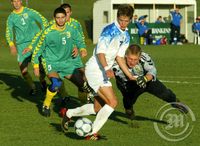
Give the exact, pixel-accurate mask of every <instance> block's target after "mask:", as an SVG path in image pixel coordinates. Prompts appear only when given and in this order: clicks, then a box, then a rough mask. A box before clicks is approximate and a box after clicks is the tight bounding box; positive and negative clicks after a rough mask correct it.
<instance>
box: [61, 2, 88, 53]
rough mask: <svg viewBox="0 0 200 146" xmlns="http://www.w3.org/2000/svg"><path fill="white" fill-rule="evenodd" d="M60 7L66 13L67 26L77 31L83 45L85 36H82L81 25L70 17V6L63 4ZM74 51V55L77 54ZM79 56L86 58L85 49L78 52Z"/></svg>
mask: <svg viewBox="0 0 200 146" xmlns="http://www.w3.org/2000/svg"><path fill="white" fill-rule="evenodd" d="M60 7H61V8H63V9H65V11H66V21H67V25H70V26H71V27H73V28H74V29H77V30H78V31H79V33H80V34H81V37H82V39H83V42H84V43H85V36H84V33H83V29H82V26H81V24H80V23H79V22H78V20H76V19H74V18H72V17H71V15H72V8H71V6H70V4H67V3H64V4H62V5H61V6H60ZM76 50H77V49H76ZM76 50H74V55H77V54H78V52H77V51H76ZM80 55H81V57H85V56H87V50H86V49H85V48H82V49H81V50H80Z"/></svg>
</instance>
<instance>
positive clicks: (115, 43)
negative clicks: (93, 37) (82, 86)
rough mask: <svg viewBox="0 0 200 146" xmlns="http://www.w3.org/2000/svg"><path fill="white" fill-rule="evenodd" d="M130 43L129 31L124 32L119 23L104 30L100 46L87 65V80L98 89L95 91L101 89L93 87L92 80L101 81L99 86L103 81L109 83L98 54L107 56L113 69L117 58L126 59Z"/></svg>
mask: <svg viewBox="0 0 200 146" xmlns="http://www.w3.org/2000/svg"><path fill="white" fill-rule="evenodd" d="M129 42H130V36H129V33H128V31H127V29H126V30H125V31H122V30H121V29H120V28H119V24H118V23H117V22H115V23H112V24H110V25H108V26H106V27H105V28H104V29H103V31H102V33H101V35H100V37H99V40H98V44H97V46H96V47H95V49H94V51H93V55H92V57H91V58H90V59H89V60H88V62H87V63H86V78H87V80H88V83H89V84H90V86H91V87H92V88H96V89H94V90H96V91H97V90H98V89H97V88H99V87H93V86H95V85H93V84H92V83H91V82H90V81H89V80H92V82H94V81H96V80H99V84H100V80H102V81H101V82H103V81H108V79H107V77H106V75H105V71H104V69H103V67H102V65H101V63H100V62H99V60H98V57H97V54H99V53H103V54H105V58H106V62H107V64H108V67H109V68H111V67H112V66H113V64H114V62H115V58H116V57H117V56H119V57H124V55H125V51H126V49H127V48H128V45H129ZM89 72H90V73H89ZM91 72H92V73H91ZM91 76H92V77H91ZM98 76H101V77H102V78H100V77H99V78H98ZM96 78H97V79H96ZM96 86H97V85H96ZM98 86H101V85H98Z"/></svg>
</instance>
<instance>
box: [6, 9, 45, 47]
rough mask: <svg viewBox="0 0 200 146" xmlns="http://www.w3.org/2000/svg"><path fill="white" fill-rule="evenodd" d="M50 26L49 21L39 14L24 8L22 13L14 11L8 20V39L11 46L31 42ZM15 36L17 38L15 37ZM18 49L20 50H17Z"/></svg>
mask: <svg viewBox="0 0 200 146" xmlns="http://www.w3.org/2000/svg"><path fill="white" fill-rule="evenodd" d="M37 23H39V24H40V27H41V29H44V28H45V27H46V26H47V25H48V21H47V19H46V18H44V17H43V16H42V15H41V14H40V13H39V12H37V11H35V10H33V9H30V8H27V7H22V10H21V11H20V12H15V11H13V12H12V13H11V14H10V15H9V17H8V19H7V25H6V39H7V42H8V43H9V46H12V45H14V40H15V42H16V45H20V44H23V43H27V42H31V41H32V39H33V38H34V36H35V35H36V34H37V33H38V32H40V27H39V26H38V24H37ZM14 34H15V36H14ZM17 49H18V48H17Z"/></svg>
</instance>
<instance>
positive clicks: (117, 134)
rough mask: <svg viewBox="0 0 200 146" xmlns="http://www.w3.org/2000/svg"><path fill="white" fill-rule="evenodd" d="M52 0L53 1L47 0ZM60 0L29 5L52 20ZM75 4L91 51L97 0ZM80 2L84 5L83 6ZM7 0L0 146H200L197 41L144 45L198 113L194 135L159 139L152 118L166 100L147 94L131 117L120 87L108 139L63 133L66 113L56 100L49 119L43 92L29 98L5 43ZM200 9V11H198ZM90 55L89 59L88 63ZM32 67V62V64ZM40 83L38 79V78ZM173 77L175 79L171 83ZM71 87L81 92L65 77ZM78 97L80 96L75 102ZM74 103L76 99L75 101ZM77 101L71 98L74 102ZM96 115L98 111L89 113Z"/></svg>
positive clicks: (2, 13)
mask: <svg viewBox="0 0 200 146" xmlns="http://www.w3.org/2000/svg"><path fill="white" fill-rule="evenodd" d="M37 2H39V1H37ZM47 2H48V4H47ZM59 2H60V1H59V0H57V1H55V0H48V1H47V0H42V3H40V4H38V3H36V2H35V1H32V0H30V6H31V7H33V8H34V9H36V10H38V11H40V12H41V13H42V14H43V15H44V16H45V17H47V18H48V19H50V18H51V15H52V11H53V10H54V8H55V7H56V6H57V5H59ZM68 2H69V3H71V4H72V7H73V16H74V17H75V18H77V19H80V21H81V24H82V25H83V28H84V32H85V34H86V39H87V46H88V50H89V55H88V56H91V54H92V49H93V47H94V45H93V44H91V39H90V38H89V34H87V31H86V25H85V22H86V21H87V20H91V18H92V3H93V1H92V0H69V1H68ZM80 7H81V9H80ZM10 9H11V7H10V5H9V3H8V1H7V0H1V2H0V17H1V21H0V26H1V31H0V62H1V63H0V66H1V67H0V146H12V145H15V146H47V145H48V146H51V145H52V146H72V145H77V146H82V145H84V146H90V145H94V144H95V145H97V146H98V145H101V146H102V145H106V146H108V145H109V146H116V145H117V146H125V145H126V146H139V145H140V146H146V145H152V146H161V145H162V146H168V145H177V146H186V145H187V146H188V145H191V146H197V145H199V143H200V140H199V130H200V129H199V127H200V123H199V122H198V119H199V118H200V115H199V113H200V109H199V107H200V92H199V89H200V77H199V74H200V69H199V67H200V55H199V54H200V47H199V46H195V45H183V46H144V47H143V49H144V51H145V52H148V53H149V54H150V55H151V57H152V58H153V60H154V62H155V63H156V67H157V70H158V78H159V79H160V80H162V81H164V83H165V85H166V86H167V87H169V88H170V89H172V90H173V91H174V92H175V93H176V95H177V97H178V98H180V99H181V101H183V102H184V103H185V104H187V105H188V106H189V107H190V108H191V109H192V111H193V112H194V114H195V116H196V119H197V121H196V122H194V129H193V131H192V133H191V135H190V136H189V137H187V138H186V139H184V140H183V141H180V142H168V141H165V140H164V139H162V138H160V137H159V135H158V134H157V133H156V132H155V130H154V127H153V122H154V121H155V120H158V119H156V118H155V115H156V113H157V111H158V110H159V108H160V107H161V106H163V105H164V104H165V102H163V101H161V100H159V99H157V98H155V97H153V96H152V95H150V94H147V93H145V94H143V95H142V96H140V98H139V99H138V101H137V103H136V105H135V107H134V109H135V111H136V115H137V117H138V118H137V119H136V120H133V121H132V122H131V121H130V120H129V119H127V118H126V116H125V115H124V109H123V106H122V96H121V94H120V92H119V91H118V90H117V88H116V86H115V83H114V82H113V86H114V88H115V91H116V94H117V96H118V99H119V105H118V107H117V109H116V112H114V113H113V114H112V116H111V117H110V119H109V120H108V121H107V123H106V124H105V125H104V127H103V128H102V129H101V131H100V134H102V135H104V136H105V138H106V139H104V140H100V141H98V142H92V141H84V140H82V139H80V138H79V137H78V136H76V134H75V132H74V128H70V130H69V133H68V134H66V135H65V134H63V133H62V132H61V129H60V121H61V118H60V117H58V111H57V106H58V104H56V103H57V101H58V100H55V102H54V103H53V104H52V107H51V108H52V115H51V117H50V118H45V117H43V116H41V115H40V114H39V112H38V109H39V108H40V106H41V104H42V101H43V99H44V96H43V95H42V94H39V95H38V96H37V97H29V96H28V94H27V92H28V88H27V86H26V84H25V83H24V81H23V79H22V78H21V76H20V72H19V69H18V67H17V62H16V57H13V56H11V55H10V54H9V48H8V46H7V45H6V43H5V39H4V33H5V32H4V30H5V20H6V18H7V16H8V15H9V12H10ZM199 14H200V13H199ZM86 60H87V58H86V59H84V62H85V61H86ZM30 70H32V69H31V67H30ZM34 79H35V81H36V83H37V85H38V79H37V78H34ZM166 81H172V82H166ZM66 88H67V90H68V91H69V93H70V95H72V96H74V97H77V89H76V87H75V86H74V85H72V84H71V83H69V82H67V81H66ZM74 102H76V101H74ZM70 104H71V103H70ZM73 105H74V103H72V105H70V106H73ZM89 118H90V119H94V118H95V117H94V116H89Z"/></svg>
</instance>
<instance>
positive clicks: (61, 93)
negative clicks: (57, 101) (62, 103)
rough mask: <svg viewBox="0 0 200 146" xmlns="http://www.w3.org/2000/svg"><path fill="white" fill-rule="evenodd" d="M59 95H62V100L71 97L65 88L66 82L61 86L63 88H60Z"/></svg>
mask: <svg viewBox="0 0 200 146" xmlns="http://www.w3.org/2000/svg"><path fill="white" fill-rule="evenodd" d="M59 94H60V96H61V97H62V98H64V97H67V96H69V94H68V93H67V90H66V88H65V84H64V81H63V83H62V85H61V87H60V89H59Z"/></svg>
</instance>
